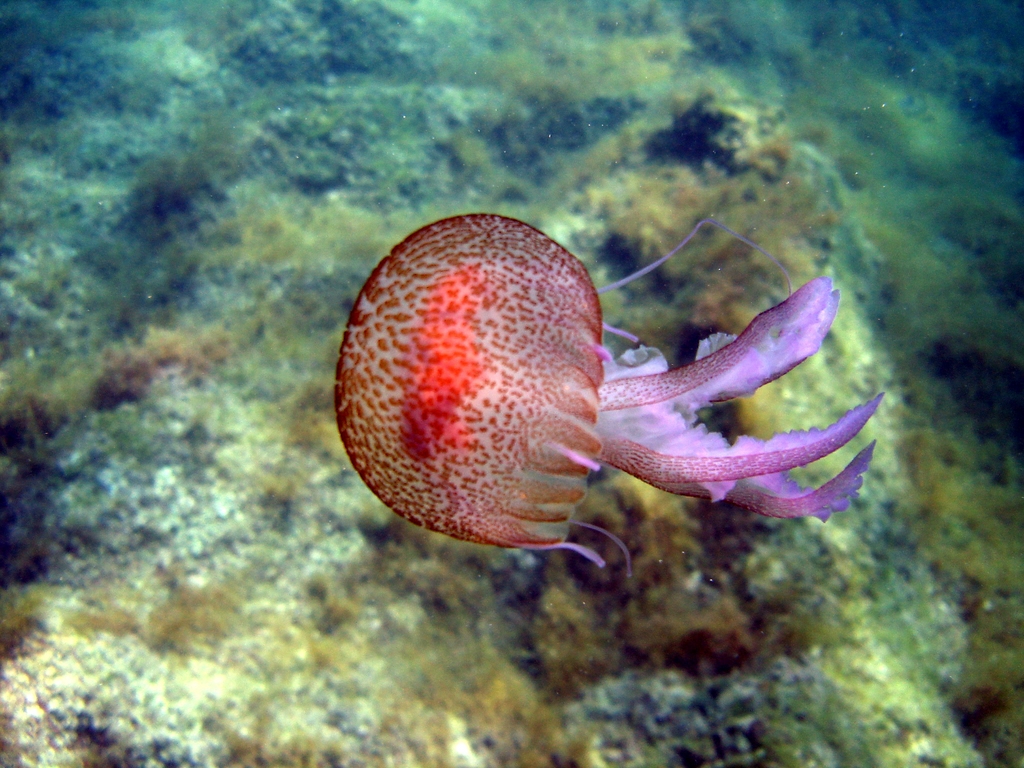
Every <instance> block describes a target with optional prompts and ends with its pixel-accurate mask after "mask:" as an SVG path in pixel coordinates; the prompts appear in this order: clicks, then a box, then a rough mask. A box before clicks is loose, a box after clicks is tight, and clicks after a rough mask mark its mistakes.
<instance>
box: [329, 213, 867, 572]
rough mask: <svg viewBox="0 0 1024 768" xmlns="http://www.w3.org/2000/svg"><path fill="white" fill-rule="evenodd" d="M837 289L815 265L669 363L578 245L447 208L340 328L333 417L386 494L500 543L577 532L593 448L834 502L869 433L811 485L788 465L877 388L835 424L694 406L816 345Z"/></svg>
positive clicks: (846, 424) (639, 465) (415, 514)
mask: <svg viewBox="0 0 1024 768" xmlns="http://www.w3.org/2000/svg"><path fill="white" fill-rule="evenodd" d="M838 301H839V294H838V291H833V290H832V288H831V282H830V281H829V280H828V279H827V278H818V279H816V280H812V281H811V282H810V283H808V284H807V285H805V286H803V287H802V288H801V289H799V290H798V291H796V292H795V293H794V294H793V295H792V296H790V298H789V299H787V300H786V301H785V302H783V303H781V304H779V305H778V306H776V307H773V308H772V309H770V310H768V311H766V312H764V313H762V314H761V315H758V317H756V318H755V319H754V321H753V322H752V323H751V324H750V326H748V327H747V329H746V330H745V331H744V332H743V333H742V334H741V335H740V336H739V337H736V338H734V337H727V336H725V335H724V334H719V335H718V337H716V338H715V339H713V340H711V341H709V342H708V343H705V344H702V348H701V353H700V354H699V356H698V360H696V361H695V362H693V363H691V364H689V365H686V366H682V367H680V368H676V369H673V370H671V371H670V370H668V368H667V365H666V364H665V362H664V358H663V357H661V356H660V353H657V351H656V350H647V349H645V348H640V349H639V350H631V351H630V352H627V353H626V354H625V355H623V356H622V357H620V358H619V360H618V361H616V360H613V359H612V356H611V354H610V353H609V352H608V351H607V350H606V349H605V348H604V347H602V346H601V333H602V320H601V306H600V304H599V302H598V296H597V291H596V290H595V288H594V285H593V283H592V282H591V280H590V277H589V275H588V274H587V272H586V269H585V268H584V266H583V265H582V263H581V262H580V261H579V260H578V259H576V257H575V256H573V255H572V254H571V253H569V252H568V251H567V250H565V249H564V248H562V247H561V246H560V245H558V244H557V243H555V242H554V241H553V240H551V239H550V238H548V237H547V236H545V235H544V234H542V233H541V232H539V231H538V230H536V229H534V228H533V227H530V226H529V225H527V224H524V223H522V222H520V221H516V220H514V219H509V218H505V217H501V216H495V215H486V214H480V215H470V216H458V217H455V218H450V219H443V220H441V221H438V222H435V223H434V224H431V225H429V226H427V227H424V228H423V229H420V230H418V231H416V232H414V233H413V234H412V235H410V236H409V237H408V238H406V239H405V240H404V241H403V242H402V243H400V244H399V245H397V246H396V247H395V248H394V249H393V250H392V252H391V254H390V255H389V256H387V257H386V258H385V259H384V260H383V261H382V262H381V263H380V264H379V265H378V266H377V268H376V269H375V270H374V272H373V274H371V275H370V278H369V279H368V280H367V282H366V285H364V287H363V289H362V291H361V292H360V294H359V298H358V299H357V301H356V303H355V306H354V307H353V309H352V314H351V316H350V318H349V323H348V327H347V329H346V332H345V337H344V340H343V342H342V345H341V354H340V358H339V361H338V368H337V377H336V379H337V381H336V387H335V407H336V411H337V419H338V429H339V432H340V434H341V438H342V441H343V442H344V444H345V448H346V450H347V452H348V455H349V458H350V460H351V461H352V465H353V467H354V468H355V469H356V471H357V472H358V473H359V475H360V477H362V479H363V480H364V481H365V482H366V484H367V485H368V486H369V487H370V489H371V490H372V491H373V492H374V493H375V494H376V495H377V496H378V497H379V498H380V499H381V500H382V501H383V502H384V503H385V504H386V505H387V506H389V507H390V508H391V509H392V510H394V511H395V512H396V513H398V514H399V515H401V516H402V517H404V518H406V519H407V520H409V521H411V522H413V523H416V524H417V525H422V526H425V527H426V528H429V529H431V530H434V531H438V532H440V533H444V534H447V535H449V536H453V537H455V538H458V539H464V540H467V541H472V542H477V543H482V544H493V545H497V546H502V547H538V548H545V547H567V548H571V549H575V550H577V551H581V552H582V553H583V554H586V555H588V556H591V557H592V559H595V560H596V561H598V562H600V558H597V557H596V555H593V553H592V552H590V551H589V550H586V549H585V548H582V547H579V546H577V545H574V544H569V543H566V541H565V539H566V535H567V533H568V523H569V521H570V519H571V517H572V514H573V512H574V510H575V507H576V504H577V503H578V502H579V501H580V500H581V499H582V498H583V496H584V495H585V493H586V478H587V474H588V472H589V471H590V470H592V469H597V468H598V467H599V466H600V464H601V463H605V464H609V465H611V466H615V467H618V468H620V469H623V470H624V471H626V472H629V473H630V474H633V475H635V476H636V477H639V478H640V479H642V480H645V481H647V482H649V483H651V484H652V485H655V486H656V487H659V488H662V489H664V490H666V491H669V492H671V493H677V494H683V495H688V496H696V497H702V498H708V499H711V500H720V499H724V500H726V501H729V502H731V503H734V504H736V505H738V506H741V507H745V508H747V509H750V510H752V511H754V512H758V513H761V514H765V515H770V516H775V517H800V516H805V515H815V516H817V517H820V518H821V519H827V517H828V515H829V514H830V513H831V512H833V511H838V510H840V509H843V508H845V507H846V505H848V503H849V501H848V500H849V498H851V497H853V496H855V495H856V491H857V489H858V488H859V487H860V483H861V475H862V473H863V472H864V471H865V470H866V469H867V465H868V462H869V460H870V455H871V446H868V447H867V448H866V449H864V450H863V451H861V453H860V454H858V455H857V457H856V458H855V459H854V460H853V461H852V462H851V464H850V465H849V466H848V467H847V468H846V469H845V470H844V471H843V472H842V473H840V475H838V476H837V477H836V478H834V479H833V480H831V481H830V482H829V483H826V484H825V485H824V486H822V487H821V488H819V489H817V490H805V489H802V488H800V487H799V486H797V485H796V484H795V483H793V482H792V481H790V480H789V479H788V478H787V477H786V476H785V472H786V471H787V470H789V469H792V468H794V467H798V466H803V465H804V464H807V463H809V462H811V461H815V460H816V459H818V458H821V457H822V456H825V455H827V454H829V453H832V452H833V451H835V450H836V449H838V448H839V447H841V446H842V445H843V444H845V443H846V442H848V441H849V440H850V439H851V438H852V437H854V435H856V434H857V432H859V431H860V429H861V427H863V425H864V423H865V422H866V421H867V419H868V418H870V416H871V414H872V413H873V412H874V409H875V407H876V406H877V404H878V401H879V399H880V396H879V397H878V398H876V399H875V400H873V401H871V402H869V403H867V404H865V405H863V406H860V407H859V408H855V409H853V410H852V411H850V412H849V413H847V414H846V416H844V417H843V418H842V419H840V420H839V421H838V422H837V423H836V424H833V425H832V426H830V427H828V428H827V429H825V430H821V431H819V430H810V431H807V432H792V433H787V434H784V435H778V436H776V437H774V438H772V439H771V440H768V441H766V442H762V441H758V440H754V439H753V438H747V437H743V438H740V439H739V440H738V441H737V442H736V444H734V445H729V444H728V443H727V442H726V441H725V440H724V438H722V437H721V436H720V435H717V434H715V433H710V432H708V431H707V430H706V428H705V427H704V426H703V425H700V424H699V423H697V420H696V411H697V409H698V408H701V407H704V406H705V405H708V404H710V403H712V402H718V401H721V400H725V399H729V398H732V397H739V396H743V395H748V394H751V393H752V392H753V391H754V390H756V389H757V388H758V387H759V386H761V385H762V384H765V383H767V382H769V381H772V380H773V379H775V378H778V377H779V376H781V375H783V374H784V373H786V372H787V371H789V370H790V369H791V368H793V367H794V366H795V365H797V364H799V363H800V362H801V361H802V360H804V359H806V358H807V357H809V356H810V355H812V354H814V353H815V352H816V351H817V350H818V348H819V347H820V345H821V341H822V339H823V338H824V336H825V334H826V333H827V332H828V329H829V327H830V326H831V323H832V320H833V318H834V317H835V313H836V310H837V307H838Z"/></svg>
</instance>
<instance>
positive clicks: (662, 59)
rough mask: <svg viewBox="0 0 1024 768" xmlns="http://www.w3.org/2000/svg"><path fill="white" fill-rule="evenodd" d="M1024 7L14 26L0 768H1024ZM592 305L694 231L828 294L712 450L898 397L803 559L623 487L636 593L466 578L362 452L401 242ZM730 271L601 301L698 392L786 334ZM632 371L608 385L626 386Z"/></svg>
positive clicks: (603, 477) (410, 6)
mask: <svg viewBox="0 0 1024 768" xmlns="http://www.w3.org/2000/svg"><path fill="white" fill-rule="evenodd" d="M1022 37H1024V19H1022V10H1021V8H1020V6H1019V4H1017V5H1013V4H996V3H991V4H988V5H978V6H975V7H972V8H964V7H958V6H943V5H936V4H926V3H915V2H908V3H893V4H877V5H864V4H839V5H835V4H833V5H831V6H829V7H828V8H825V7H823V6H822V5H821V4H818V3H802V2H797V1H796V0H791V1H790V2H787V3H781V2H780V3H756V2H725V3H699V4H691V3H680V2H669V1H668V0H663V1H662V2H657V1H655V2H646V1H641V0H632V1H630V0H620V1H617V0H586V1H584V2H574V3H558V2H500V1H497V0H495V1H485V0H471V1H463V2H454V1H453V2H441V1H436V2H435V1H431V2H427V0H419V1H418V2H415V1H413V0H251V1H250V2H243V1H242V0H239V1H238V2H234V1H233V0H229V2H225V3H219V4H206V3H200V2H189V3H173V4H172V3H166V4H165V3H157V2H136V3H135V4H131V5H126V4H123V3H106V2H98V1H97V2H91V3H70V2H48V3H31V2H3V3H0V121H2V122H0V450H2V454H0V583H2V587H3V591H2V593H0V765H4V766H8V765H10V766H43V765H47V766H49V765H54V766H56V765H62V766H63V765H78V764H83V765H85V764H88V765H110V766H115V765H116V766H143V765H144V766H159V765H163V766H183V765H195V766H215V765H216V766H229V765H230V766H258V765H259V766H276V765H285V764H289V765H292V764H294V765H306V766H313V765H315V766H321V765H322V766H385V765H386V766H458V767H462V766H466V767H469V766H518V765H521V766H558V767H559V768H565V767H566V766H576V767H577V768H590V767H593V768H598V767H600V766H631V767H633V766H655V765H657V766H687V767H694V766H738V765H750V766H868V765H872V766H875V765H877V766H894V767H895V766H899V767H900V768H902V767H903V766H908V765H919V764H920V765H943V766H949V767H952V766H981V765H988V766H1021V765H1022V764H1024V737H1022V735H1021V734H1024V718H1022V716H1021V714H1020V713H1021V712H1024V694H1022V691H1024V590H1022V587H1021V584H1024V492H1022V485H1024V480H1022V478H1021V469H1020V468H1021V465H1022V462H1024V457H1022V451H1024V400H1022V397H1024V396H1022V395H1021V392H1022V391H1024V388H1022V383H1024V378H1022V370H1024V352H1022V351H1021V350H1022V346H1021V343H1020V338H1021V334H1022V332H1024V314H1022V313H1024V310H1022V308H1024V257H1022V255H1021V246H1020V243H1021V242H1022V241H1024V216H1022V211H1021V201H1022V191H1024V190H1022V181H1021V180H1022V179H1024V175H1022V173H1021V163H1022V160H1021V158H1022V153H1024V123H1022V118H1021V115H1022V114H1024V75H1022V73H1024V62H1022V61H1021V59H1022V57H1024V54H1022V53H1021V50H1022V48H1021V45H1020V41H1021V39H1022ZM477 211H482V212H493V213H500V214H504V215H506V216H512V217H516V218H519V219H522V220H524V221H527V222H529V223H530V224H532V225H534V226H536V227H537V228H539V229H541V230H542V231H544V232H545V233H547V234H548V235H549V236H551V237H552V238H554V239H555V240H557V241H559V242H560V243H562V244H563V245H564V246H565V247H567V248H568V249H569V250H571V251H572V252H573V253H575V254H576V255H577V256H579V258H580V259H581V260H582V261H583V262H584V264H585V265H586V266H587V268H588V270H589V271H590V274H591V275H592V277H593V278H594V281H595V283H597V284H598V285H601V284H606V283H608V282H611V281H612V280H614V279H616V278H618V277H621V276H623V275H625V274H627V273H629V272H630V271H632V270H634V269H636V268H638V267H639V266H642V265H643V264H646V263H649V262H650V261H652V260H653V259H654V258H656V257H657V256H658V255H660V254H662V253H665V252H666V251H667V250H668V249H670V248H671V247H672V246H673V245H674V244H675V243H676V242H678V241H679V239H680V238H681V237H682V236H684V235H685V234H686V232H688V231H689V229H690V228H691V227H692V225H693V224H694V222H696V221H697V220H699V219H700V218H703V217H706V216H714V217H715V218H716V219H719V220H721V221H723V222H725V223H727V224H728V225H729V226H731V227H733V228H734V229H736V230H738V231H740V232H742V233H743V234H744V235H746V236H748V237H751V238H753V239H754V240H756V241H757V242H758V243H759V244H761V245H762V246H764V247H765V248H767V249H768V250H770V251H771V252H772V253H773V254H774V255H775V256H777V257H778V258H779V260H780V261H781V262H783V263H784V264H785V265H786V267H787V269H788V270H789V271H790V274H791V275H792V277H793V281H794V284H795V285H800V284H803V283H804V282H806V281H807V280H809V279H811V278H813V277H815V276H818V275H828V276H830V277H832V279H833V280H834V281H835V283H836V286H837V287H838V288H839V289H840V291H841V292H842V302H841V305H840V309H839V315H838V317H837V319H836V322H835V324H834V326H833V328H832V331H831V333H830V335H829V336H828V338H827V339H826V341H825V344H824V346H823V349H822V351H821V352H820V353H819V354H818V355H817V356H815V357H814V358H812V359H811V360H808V361H807V362H806V363H804V364H802V365H801V366H799V367H798V368H797V369H795V370H794V371H792V372H791V373H789V374H787V375H786V376H785V377H783V378H782V379H780V380H779V381H777V382H774V383H773V384H771V385H769V386H767V387H765V388H764V389H763V390H762V391H760V392H759V393H758V394H757V395H756V396H755V397H753V398H750V399H747V400H743V401H739V402H738V403H735V404H731V405H728V406H723V407H719V408H717V409H715V410H714V411H713V412H711V413H709V414H708V416H707V418H708V419H709V420H710V423H711V424H712V425H713V427H714V429H717V430H721V431H723V432H724V433H725V434H727V435H728V436H730V437H735V436H737V435H739V434H743V433H750V434H756V435H758V436H761V437H767V436H769V435H770V434H772V433H773V432H780V431H787V430H792V429H807V428H810V427H814V426H817V427H822V426H825V425H826V424H828V423H830V422H832V421H834V420H835V419H836V418H838V417H839V416H840V415H841V414H842V413H843V412H844V411H846V410H847V409H848V408H850V407H852V406H854V405H856V404H858V403H860V402H863V401H865V400H867V399H868V398H870V397H871V396H872V395H874V394H875V393H876V392H878V391H882V390H885V391H886V393H887V395H886V399H885V401H884V403H883V405H882V407H881V408H880V410H879V412H878V413H877V414H876V416H875V417H874V418H873V419H872V421H871V422H870V423H869V425H868V427H867V428H866V429H865V431H864V434H863V435H861V436H859V437H858V438H857V439H856V440H855V441H854V445H853V446H851V447H848V448H846V449H844V451H842V452H840V453H838V454H837V455H836V456H834V457H830V458H829V459H826V460H824V461H822V462H821V464H822V465H823V466H820V467H819V466H814V467H811V468H809V469H808V470H804V471H803V474H802V475H801V479H802V480H803V481H804V482H806V483H812V482H813V483H820V482H822V481H824V480H825V479H827V478H828V477H830V476H831V475H833V474H835V473H836V472H837V471H839V469H840V468H841V467H842V466H843V464H844V463H845V462H846V461H848V460H849V459H850V458H851V456H852V455H853V452H854V450H855V449H859V448H861V447H863V446H864V445H865V444H866V443H867V442H868V441H869V440H872V439H873V440H877V448H876V451H875V458H874V461H873V464H872V467H871V469H870V470H869V471H868V473H867V475H866V477H865V482H864V486H863V488H862V489H861V493H860V498H859V499H858V500H857V501H855V502H854V504H853V505H852V507H851V508H850V509H849V510H847V511H845V512H842V513H840V514H837V515H835V516H833V518H832V519H831V520H830V521H829V522H828V523H827V524H826V525H822V524H821V523H820V522H818V521H817V520H767V519H765V518H760V517H756V516H754V515H752V514H750V513H748V512H745V511H742V510H739V509H736V508H732V507H728V506H727V505H722V504H708V503H704V502H697V501H693V500H687V499H682V498H680V497H675V496H670V495H669V494H665V493H662V492H660V491H656V490H654V489H652V488H650V487H649V486H646V485H643V484H642V483H639V482H637V481H634V480H633V479H631V478H629V477H627V476H625V475H622V474H620V473H616V472H614V471H611V470H603V471H602V472H601V473H600V474H598V475H596V476H592V479H591V483H590V489H589V492H588V496H587V499H586V501H584V502H583V503H582V504H581V505H580V508H579V510H578V512H577V515H576V516H577V517H578V519H580V520H583V521H587V522H593V523H595V524H599V525H601V526H602V527H604V528H606V529H608V530H610V531H612V532H613V533H615V534H616V535H618V536H620V537H621V538H622V539H623V540H624V541H625V543H626V546H627V547H628V549H629V551H630V552H631V553H632V557H633V570H634V574H633V576H632V577H631V578H627V577H626V574H625V569H624V567H623V564H622V558H621V555H620V554H619V553H618V551H617V550H616V549H615V548H614V546H613V545H612V544H610V543H609V542H606V541H604V540H603V539H601V538H600V537H599V536H596V535H592V534H591V532H588V531H576V530H574V532H573V539H574V540H578V541H580V542H581V543H585V544H587V545H588V546H592V547H594V548H596V549H598V550H599V551H600V552H601V553H602V555H603V556H604V557H605V558H606V559H607V560H608V561H609V563H610V565H609V567H608V568H605V569H603V570H600V569H597V568H596V567H595V566H593V565H592V564H591V563H589V562H587V561H585V560H583V559H582V558H577V557H574V556H573V555H572V554H571V553H560V552H551V553H541V552H528V551H515V550H513V551H510V550H503V549H498V548H494V547H486V546H482V545H472V544H465V543H462V542H456V541H454V540H452V539H449V538H447V537H443V536H440V535H438V534H432V533H429V532H426V531H424V530H422V529H419V528H416V527H414V526H412V525H410V524H409V523H407V522H405V521H404V520H402V519H400V518H399V517H397V516H395V515H393V514H392V513H391V512H389V511H388V510H387V509H386V508H385V507H384V506H383V505H382V504H380V502H378V501H377V500H376V498H375V497H374V496H373V494H372V493H371V492H370V491H369V490H368V489H367V488H366V487H365V486H364V485H363V484H362V483H361V481H360V480H359V478H358V476H357V475H356V473H355V472H354V471H353V470H352V468H351V465H350V464H349V463H348V460H347V458H346V456H345V454H344V451H343V449H342V446H341V443H340V440H339V438H338V433H337V429H336V427H335V424H334V415H333V409H332V405H331V397H332V389H333V386H334V366H335V362H336V360H337V351H338V345H339V343H340V341H341V337H342V334H343V332H344V329H345V324H346V321H347V318H348V314H349V311H350V309H351V307H352V303H353V301H354V299H355V297H356V295H357V293H358V291H359V289H360V287H361V286H362V284H363V282H364V281H365V280H366V278H367V276H368V275H369V274H370V272H371V270H372V269H373V267H374V265H375V264H376V263H377V261H378V260H379V259H380V258H382V257H383V256H384V255H385V254H386V253H387V252H388V250H389V249H390V248H391V246H392V245H394V244H395V243H397V242H399V241H400V240H401V239H402V238H403V237H404V236H405V235H406V234H408V233H409V232H411V231H413V230H414V229H416V228H417V227H419V226H422V225H424V224H427V223H429V222H431V221H433V220H435V219H439V218H442V217H446V216H451V215H455V214H459V213H467V212H477ZM784 296H785V293H784V289H783V286H782V281H781V279H780V276H779V274H778V272H777V270H776V269H775V267H774V266H773V265H772V264H771V263H770V262H768V261H767V260H766V259H764V258H763V257H762V256H760V255H759V254H757V253H753V252H750V251H749V249H747V248H745V247H744V246H742V245H741V244H740V243H738V242H736V241H734V240H730V239H729V238H727V237H726V236H725V235H723V234H721V233H718V234H714V235H712V234H707V235H704V236H701V237H698V238H697V239H696V241H695V242H694V243H693V244H691V245H690V246H688V248H687V249H686V250H685V251H683V252H682V253H681V254H679V255H678V256H677V257H675V258H674V259H673V260H672V261H670V262H669V263H668V264H666V265H665V266H664V267H662V268H661V269H660V270H659V271H658V272H657V273H656V274H655V275H651V276H650V277H648V278H646V279H645V280H644V281H641V282H637V283H635V284H633V285H631V286H629V287H628V288H626V289H625V290H624V291H621V292H616V293H611V294H608V295H607V296H606V297H605V298H604V299H603V306H604V312H605V316H606V317H605V319H606V320H607V321H608V322H609V323H610V324H612V325H614V326H617V327H620V328H626V329H628V330H630V331H632V332H633V333H635V334H636V335H638V336H640V337H641V339H642V340H643V341H644V342H645V343H647V344H651V345H653V346H657V347H659V348H661V349H662V350H664V351H665V352H666V354H667V355H668V356H669V358H670V359H671V360H673V362H675V363H681V362H685V361H687V360H689V359H692V356H693V354H694V351H695V349H696V345H697V341H698V340H699V339H700V338H702V337H704V336H707V335H708V334H709V333H711V332H714V331H727V332H732V333H737V332H739V331H740V330H742V328H743V327H744V325H745V324H746V323H747V322H748V321H749V320H750V319H751V318H752V317H753V316H754V314H755V313H757V312H759V311H761V310H764V309H765V308H766V307H768V306H770V305H771V304H773V303H776V302H778V301H779V300H781V299H782V298H784ZM608 343H609V344H610V345H611V346H616V345H618V346H616V348H617V349H622V348H624V344H619V342H618V341H615V342H608Z"/></svg>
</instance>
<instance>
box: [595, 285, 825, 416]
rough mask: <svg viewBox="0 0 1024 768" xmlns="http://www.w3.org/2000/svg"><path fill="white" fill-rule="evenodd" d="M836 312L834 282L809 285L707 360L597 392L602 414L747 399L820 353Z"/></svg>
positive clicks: (606, 386) (620, 382) (613, 384)
mask: <svg viewBox="0 0 1024 768" xmlns="http://www.w3.org/2000/svg"><path fill="white" fill-rule="evenodd" d="M838 308H839V291H834V290H832V281H831V280H830V279H829V278H827V277H819V278H816V279H814V280H811V281H810V282H809V283H807V284H806V285H804V286H803V287H802V288H800V290H798V291H797V292H796V293H794V294H793V295H792V296H790V297H789V298H788V299H786V300H785V301H784V302H782V303H781V304H778V305H776V306H774V307H772V308H771V309H769V310H766V311H765V312H762V313H761V314H760V315H758V316H757V317H755V318H754V319H753V321H752V322H751V323H750V325H748V326H747V328H746V329H745V330H744V331H743V333H741V334H740V335H739V337H738V338H737V339H736V340H735V341H733V342H732V343H730V344H727V345H725V346H724V347H722V348H721V349H719V350H717V351H715V352H712V353H711V354H709V355H707V356H706V357H702V358H701V359H699V360H696V361H694V362H692V363H690V364H689V365H684V366H681V367H679V368H674V369H672V370H671V371H667V372H665V373H661V374H655V375H651V376H638V377H632V378H626V379H618V380H615V381H608V382H606V383H604V384H603V385H602V386H601V388H600V390H599V394H600V398H601V410H602V411H612V410H619V409H622V408H633V407H636V406H640V405H649V404H651V403H660V402H664V401H666V400H674V399H675V400H677V401H678V400H679V399H681V400H682V403H684V404H685V405H687V406H688V407H690V408H693V409H695V408H700V407H702V406H704V405H707V404H708V403H714V402H720V401H722V400H729V399H731V398H734V397H742V396H744V395H749V394H751V393H753V392H754V390H756V389H757V388H758V387H760V386H762V385H764V384H767V383H768V382H770V381H774V380H775V379H777V378H778V377H779V376H782V375H783V374H785V373H787V372H788V371H790V370H792V369H793V368H794V367H795V366H797V365H799V364H800V363H801V362H803V361H804V360H806V359H807V358H808V357H810V356H811V355H813V354H814V353H815V352H817V351H818V349H819V348H820V347H821V341H822V339H824V338H825V335H826V334H827V333H828V330H829V328H830V327H831V326H832V321H833V320H834V319H835V316H836V310H837V309H838Z"/></svg>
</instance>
